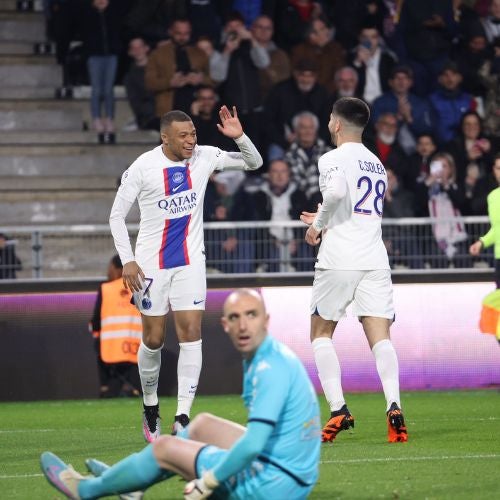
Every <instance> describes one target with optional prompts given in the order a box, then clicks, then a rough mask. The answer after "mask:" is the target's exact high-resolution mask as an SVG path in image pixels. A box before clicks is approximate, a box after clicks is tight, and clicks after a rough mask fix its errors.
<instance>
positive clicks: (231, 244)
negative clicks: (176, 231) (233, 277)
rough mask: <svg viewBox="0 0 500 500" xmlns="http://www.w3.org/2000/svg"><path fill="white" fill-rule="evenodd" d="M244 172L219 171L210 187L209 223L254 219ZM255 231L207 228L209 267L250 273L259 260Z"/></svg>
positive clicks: (206, 209) (206, 206)
mask: <svg viewBox="0 0 500 500" xmlns="http://www.w3.org/2000/svg"><path fill="white" fill-rule="evenodd" d="M244 179H245V175H244V174H243V172H241V171H226V172H220V173H218V174H215V175H214V176H213V177H212V181H211V182H210V184H209V185H208V186H207V193H206V196H205V201H204V207H203V212H204V216H205V221H207V222H227V221H249V220H253V219H254V207H253V204H252V201H251V198H250V195H249V194H248V193H247V192H246V191H245V189H244V188H243V182H244ZM253 242H254V237H253V231H252V230H248V229H227V230H223V229H217V230H215V231H211V230H206V231H205V248H206V252H207V260H208V262H209V266H210V267H213V268H214V269H216V270H217V271H221V272H224V273H250V272H252V271H253V266H252V263H253V262H254V259H255V254H254V247H253Z"/></svg>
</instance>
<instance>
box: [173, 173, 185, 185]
mask: <svg viewBox="0 0 500 500" xmlns="http://www.w3.org/2000/svg"><path fill="white" fill-rule="evenodd" d="M172 180H173V181H174V182H175V183H176V184H180V183H181V182H182V181H183V180H184V174H183V173H182V172H175V174H174V175H173V176H172Z"/></svg>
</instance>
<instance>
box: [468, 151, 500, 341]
mask: <svg viewBox="0 0 500 500" xmlns="http://www.w3.org/2000/svg"><path fill="white" fill-rule="evenodd" d="M492 171H493V176H494V178H495V181H496V188H495V189H493V190H492V191H491V192H490V193H489V194H488V198H487V199H488V216H489V218H490V224H491V228H490V230H489V231H488V232H487V233H486V234H485V235H483V236H481V238H479V240H478V241H476V242H475V243H473V244H472V245H471V246H470V248H469V252H470V254H471V255H474V256H477V255H479V253H480V252H481V250H482V249H483V248H488V247H491V246H494V252H495V281H496V285H497V288H500V232H499V223H500V154H497V155H496V156H495V161H494V163H493V168H492ZM497 331H498V330H497ZM497 338H498V336H497ZM498 340H499V342H500V338H499V339H498Z"/></svg>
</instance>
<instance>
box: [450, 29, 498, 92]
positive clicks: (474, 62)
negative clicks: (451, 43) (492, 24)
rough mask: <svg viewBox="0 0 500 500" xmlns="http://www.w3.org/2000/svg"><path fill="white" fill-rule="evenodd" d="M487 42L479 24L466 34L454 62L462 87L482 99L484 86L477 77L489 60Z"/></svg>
mask: <svg viewBox="0 0 500 500" xmlns="http://www.w3.org/2000/svg"><path fill="white" fill-rule="evenodd" d="M487 45H488V42H487V40H486V36H485V35H484V31H483V29H482V27H481V25H480V24H478V25H477V26H476V27H475V28H474V29H473V30H471V31H470V32H469V33H467V34H466V36H465V40H464V43H463V45H462V46H461V47H460V49H459V50H458V53H457V54H456V55H455V57H454V60H455V61H456V63H457V68H458V71H459V72H460V74H461V75H462V77H463V82H462V87H463V89H464V91H465V92H468V93H469V94H471V95H473V96H481V97H484V96H485V95H486V90H487V88H486V86H485V85H484V82H483V80H482V79H481V77H480V75H479V69H480V68H481V67H482V66H483V65H484V63H485V62H486V61H487V60H488V59H489V58H490V50H488V46H487Z"/></svg>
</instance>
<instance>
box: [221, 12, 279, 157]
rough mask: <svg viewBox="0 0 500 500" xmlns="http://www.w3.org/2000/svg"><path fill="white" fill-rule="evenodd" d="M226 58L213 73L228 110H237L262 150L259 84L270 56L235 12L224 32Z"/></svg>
mask: <svg viewBox="0 0 500 500" xmlns="http://www.w3.org/2000/svg"><path fill="white" fill-rule="evenodd" d="M222 43H223V49H222V57H221V58H219V60H218V68H217V72H216V74H215V71H214V72H213V73H212V77H213V79H214V80H215V82H216V83H219V84H220V87H219V92H220V94H221V99H222V100H223V101H224V102H226V103H227V105H228V106H230V107H231V106H236V107H237V109H238V116H239V118H240V120H241V123H242V124H243V127H244V128H245V131H246V134H247V135H248V136H249V137H250V138H251V139H252V141H253V142H254V143H255V144H256V146H257V148H258V147H259V146H260V136H261V123H260V120H261V113H262V107H261V106H262V94H261V91H260V87H259V85H258V84H257V85H256V82H258V81H259V71H260V70H262V69H264V68H267V67H268V66H269V64H270V58H269V53H268V51H267V49H266V48H264V47H263V46H261V45H260V44H259V43H258V42H257V41H256V40H255V38H254V37H253V35H252V32H251V31H249V30H247V29H246V27H245V24H244V22H243V18H242V16H241V14H239V13H238V12H233V13H232V14H231V15H230V16H229V17H228V19H227V21H226V24H225V25H224V30H223V32H222Z"/></svg>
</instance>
